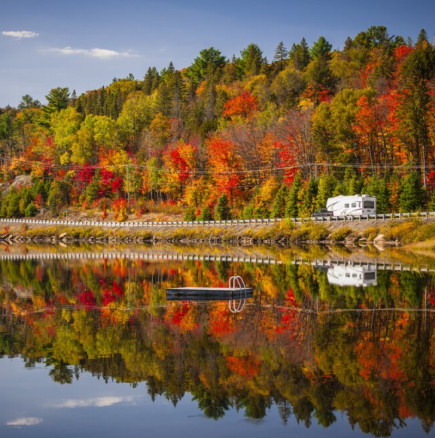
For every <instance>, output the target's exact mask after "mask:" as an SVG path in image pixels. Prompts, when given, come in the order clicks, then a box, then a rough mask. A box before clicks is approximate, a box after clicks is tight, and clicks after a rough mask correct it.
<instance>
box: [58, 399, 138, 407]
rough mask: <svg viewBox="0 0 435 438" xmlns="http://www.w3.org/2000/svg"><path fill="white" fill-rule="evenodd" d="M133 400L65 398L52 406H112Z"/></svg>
mask: <svg viewBox="0 0 435 438" xmlns="http://www.w3.org/2000/svg"><path fill="white" fill-rule="evenodd" d="M128 402H130V403H131V402H133V397H97V398H90V399H87V400H74V399H71V400H65V401H64V402H62V403H58V404H55V405H53V407H54V408H86V407H89V406H93V407H97V408H104V407H107V406H113V405H116V404H118V403H128Z"/></svg>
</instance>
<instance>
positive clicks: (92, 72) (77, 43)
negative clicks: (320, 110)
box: [0, 0, 435, 107]
mask: <svg viewBox="0 0 435 438" xmlns="http://www.w3.org/2000/svg"><path fill="white" fill-rule="evenodd" d="M434 18H435V2H434V1H429V0H414V1H412V2H410V1H409V0H406V1H403V0H366V1H354V0H348V1H342V0H329V1H326V0H324V1H320V0H305V1H301V0H298V1H294V0H262V1H258V0H232V1H230V0H220V1H219V0H216V1H207V0H180V1H176V0H162V1H149V0H142V1H140V0H123V1H120V0H118V1H114V0H94V1H93V0H75V1H74V2H72V1H71V2H68V1H63V0H2V5H1V12H0V107H2V106H5V105H8V104H9V105H11V106H16V105H18V103H19V102H20V100H21V96H23V95H24V94H30V95H31V96H32V97H33V98H35V99H39V100H40V101H41V102H43V103H44V102H45V98H44V96H45V95H46V94H47V93H48V92H49V91H50V89H51V88H54V87H68V88H69V89H70V90H73V89H75V90H76V91H77V93H78V94H80V93H81V92H84V91H86V90H91V89H95V88H99V87H101V86H103V85H108V84H109V83H110V82H111V81H112V78H114V77H125V76H127V75H128V74H129V73H133V74H134V76H135V77H136V78H142V77H143V76H144V74H145V72H146V70H147V68H148V67H150V66H156V67H157V68H158V69H161V68H163V67H165V66H167V65H168V64H169V61H173V63H174V65H175V67H176V68H183V67H187V66H188V65H190V64H191V63H192V61H193V59H194V58H195V57H196V56H197V55H198V53H199V51H200V50H201V49H204V48H208V47H211V46H213V47H215V48H217V49H219V50H221V52H222V53H223V54H224V55H225V56H227V57H231V56H232V55H233V54H235V55H239V54H240V51H241V50H242V49H243V48H245V47H246V46H247V45H248V44H250V43H251V42H254V43H256V44H258V45H259V46H260V48H261V49H262V50H263V52H264V54H265V56H267V58H268V59H269V60H271V59H272V58H273V54H274V50H275V48H276V46H277V45H278V43H279V42H280V41H283V42H284V44H285V46H286V47H287V48H288V47H290V46H291V44H292V43H294V42H299V41H300V40H301V38H302V37H305V38H306V40H307V41H308V43H309V44H311V43H312V42H313V41H315V40H317V38H318V37H319V36H320V35H323V36H325V38H326V39H327V40H328V41H329V42H330V43H332V44H333V47H334V48H340V47H342V46H343V44H344V40H345V39H346V37H347V36H351V37H354V36H355V35H356V34H357V33H358V32H360V31H362V30H366V29H367V28H368V27H370V26H372V25H385V26H387V28H388V31H389V33H390V35H402V36H404V37H405V38H407V37H411V38H412V39H413V40H415V39H416V38H417V35H418V33H419V31H420V29H421V28H425V29H426V31H427V32H428V37H429V38H430V40H431V41H433V38H434V31H435V25H434V23H435V19H434ZM23 31H26V32H28V33H27V34H25V33H23Z"/></svg>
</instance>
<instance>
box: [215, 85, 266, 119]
mask: <svg viewBox="0 0 435 438" xmlns="http://www.w3.org/2000/svg"><path fill="white" fill-rule="evenodd" d="M257 110H258V103H257V99H256V98H255V97H254V96H253V95H252V94H251V93H249V91H243V92H242V93H241V94H239V95H238V96H236V97H234V98H232V99H230V100H228V101H227V102H226V103H225V105H224V111H223V113H222V115H223V116H224V117H228V118H230V119H234V118H236V117H242V118H247V117H249V116H251V115H252V114H253V113H255V112H256V111H257Z"/></svg>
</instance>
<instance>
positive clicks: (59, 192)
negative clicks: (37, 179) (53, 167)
mask: <svg viewBox="0 0 435 438" xmlns="http://www.w3.org/2000/svg"><path fill="white" fill-rule="evenodd" d="M68 200H69V196H68V185H67V184H65V183H63V182H61V181H53V183H52V184H51V186H50V191H49V193H48V198H47V205H48V208H49V209H50V211H51V213H52V214H53V215H54V216H58V215H59V214H60V213H61V210H62V208H64V207H65V206H66V205H68Z"/></svg>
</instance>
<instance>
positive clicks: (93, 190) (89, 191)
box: [85, 174, 101, 204]
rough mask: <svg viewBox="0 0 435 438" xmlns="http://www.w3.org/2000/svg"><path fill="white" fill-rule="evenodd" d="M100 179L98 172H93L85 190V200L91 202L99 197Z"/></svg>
mask: <svg viewBox="0 0 435 438" xmlns="http://www.w3.org/2000/svg"><path fill="white" fill-rule="evenodd" d="M100 186H101V179H100V177H99V175H98V174H95V175H94V177H93V178H92V181H91V182H90V183H89V184H88V185H87V187H86V190H85V197H86V202H88V203H89V204H92V203H93V202H94V201H96V200H97V199H98V197H99V192H100Z"/></svg>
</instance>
